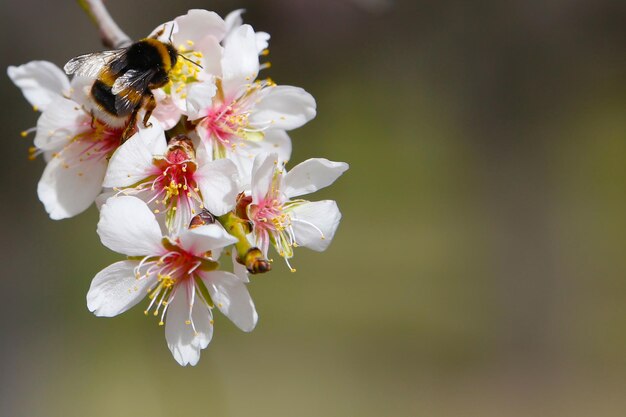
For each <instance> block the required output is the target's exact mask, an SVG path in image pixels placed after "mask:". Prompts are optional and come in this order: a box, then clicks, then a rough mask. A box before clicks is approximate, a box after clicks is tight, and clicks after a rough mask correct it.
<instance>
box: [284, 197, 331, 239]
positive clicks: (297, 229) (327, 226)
mask: <svg viewBox="0 0 626 417" xmlns="http://www.w3.org/2000/svg"><path fill="white" fill-rule="evenodd" d="M289 214H290V215H291V220H292V227H293V231H294V235H295V236H296V242H297V243H298V246H304V247H307V248H309V249H313V250H316V251H318V252H321V251H323V250H326V248H327V247H328V245H330V242H331V241H332V240H333V237H334V236H335V231H336V230H337V226H339V221H340V220H341V213H340V212H339V208H338V207H337V203H335V202H334V201H332V200H323V201H315V202H306V203H303V204H298V205H296V206H295V207H294V208H292V209H290V210H289Z"/></svg>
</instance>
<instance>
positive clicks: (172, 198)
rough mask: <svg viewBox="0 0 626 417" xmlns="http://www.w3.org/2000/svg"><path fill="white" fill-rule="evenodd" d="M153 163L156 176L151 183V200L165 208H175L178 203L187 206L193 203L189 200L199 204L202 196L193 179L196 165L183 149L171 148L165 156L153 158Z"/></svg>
mask: <svg viewBox="0 0 626 417" xmlns="http://www.w3.org/2000/svg"><path fill="white" fill-rule="evenodd" d="M153 163H154V165H155V167H156V174H155V175H156V178H155V179H154V180H153V181H152V183H151V190H153V191H156V192H155V194H154V196H153V197H152V200H154V201H155V202H156V203H157V204H162V205H163V206H164V209H165V210H169V209H173V210H176V207H177V206H179V205H180V204H184V205H185V207H189V206H190V205H193V204H191V201H190V200H195V201H196V202H197V203H198V204H199V205H200V206H201V204H202V198H201V197H200V195H199V191H200V190H199V188H198V184H197V181H196V179H195V173H196V169H197V166H196V163H195V162H194V161H192V160H190V159H189V156H188V155H187V154H186V153H185V152H184V151H181V150H173V151H171V152H168V153H167V155H166V156H165V158H155V159H154V161H153ZM157 212H158V210H157Z"/></svg>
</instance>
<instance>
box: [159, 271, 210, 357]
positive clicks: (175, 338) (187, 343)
mask: <svg viewBox="0 0 626 417" xmlns="http://www.w3.org/2000/svg"><path fill="white" fill-rule="evenodd" d="M186 287H187V284H186V283H184V284H181V285H178V286H177V288H176V294H174V299H173V300H172V301H170V304H169V306H168V307H167V316H166V319H165V340H166V341H167V347H168V348H169V349H170V351H171V352H172V355H173V356H174V359H176V362H178V363H179V364H180V365H182V366H187V365H192V366H193V365H195V364H197V363H198V360H200V349H201V348H200V344H199V343H198V342H195V343H194V339H195V338H196V335H195V334H194V332H193V328H192V327H191V325H190V324H186V322H187V320H189V302H190V300H189V297H188V295H187V288H186ZM194 304H199V303H198V302H196V303H194ZM195 307H196V306H195V305H194V309H195ZM199 319H201V317H199ZM207 321H208V320H207ZM198 324H199V325H202V327H203V329H204V322H199V323H198ZM194 325H195V323H194ZM209 332H210V333H208V334H207V335H205V336H204V337H203V339H205V340H206V339H207V337H206V336H208V340H210V338H211V335H212V328H211V325H210V324H209ZM207 344H208V343H207Z"/></svg>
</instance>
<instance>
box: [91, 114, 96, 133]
mask: <svg viewBox="0 0 626 417" xmlns="http://www.w3.org/2000/svg"><path fill="white" fill-rule="evenodd" d="M90 113H91V128H92V129H93V130H95V129H96V116H94V114H93V110H92V111H91V112H90Z"/></svg>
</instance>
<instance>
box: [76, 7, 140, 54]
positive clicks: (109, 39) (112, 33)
mask: <svg viewBox="0 0 626 417" xmlns="http://www.w3.org/2000/svg"><path fill="white" fill-rule="evenodd" d="M78 4H79V5H80V7H82V8H83V9H84V10H85V12H87V14H88V15H89V17H90V18H91V20H92V21H93V22H94V23H95V25H96V26H98V29H99V30H100V37H101V38H102V43H103V44H104V46H105V47H107V48H114V49H117V48H123V47H125V46H128V45H130V44H131V43H132V40H131V39H130V38H129V37H128V35H127V34H125V33H124V31H122V29H120V27H119V26H118V25H117V23H115V20H113V18H112V17H111V15H110V14H109V11H108V10H107V9H106V7H105V6H104V3H103V0H78Z"/></svg>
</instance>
